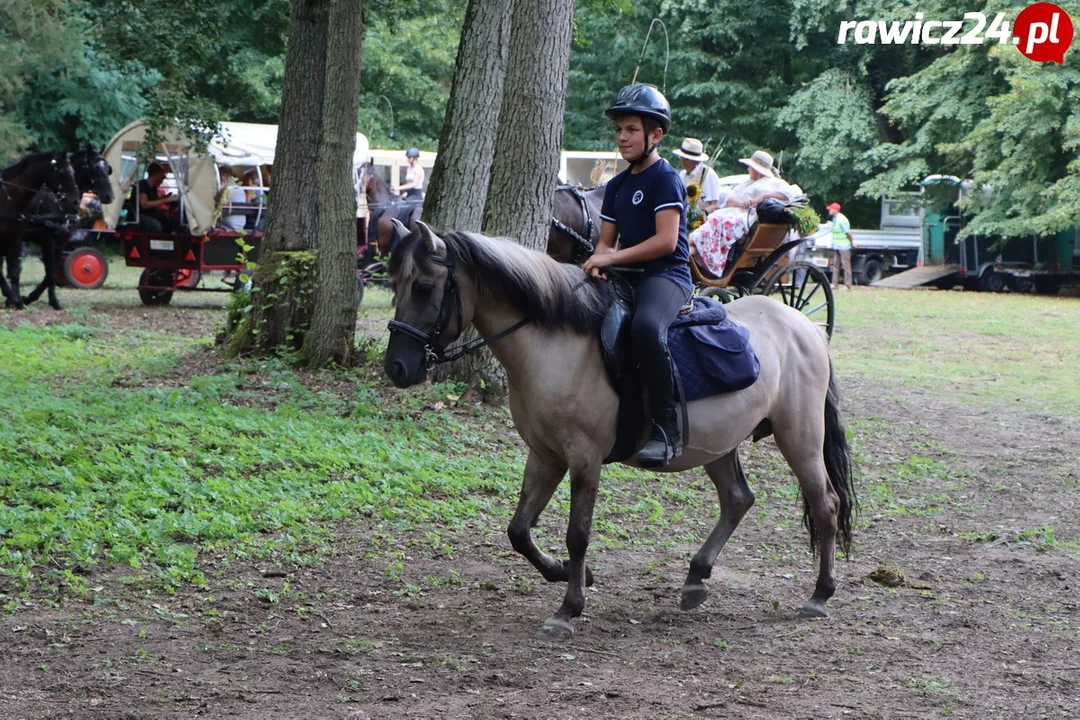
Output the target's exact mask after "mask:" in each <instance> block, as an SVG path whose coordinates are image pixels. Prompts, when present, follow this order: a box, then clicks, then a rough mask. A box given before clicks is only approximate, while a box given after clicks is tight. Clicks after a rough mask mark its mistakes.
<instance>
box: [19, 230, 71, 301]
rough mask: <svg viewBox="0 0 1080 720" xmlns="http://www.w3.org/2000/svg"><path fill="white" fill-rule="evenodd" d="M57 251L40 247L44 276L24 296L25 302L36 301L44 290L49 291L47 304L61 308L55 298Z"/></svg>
mask: <svg viewBox="0 0 1080 720" xmlns="http://www.w3.org/2000/svg"><path fill="white" fill-rule="evenodd" d="M56 255H57V253H56V252H54V251H53V250H50V249H49V248H48V247H45V246H43V247H42V248H41V262H42V264H43V265H44V266H45V277H44V278H42V279H41V282H40V283H38V285H37V287H35V288H34V289H33V290H32V291H31V292H30V294H29V295H27V296H26V298H25V299H26V304H27V305H30V304H31V303H34V302H37V299H38V298H39V297H41V294H42V293H44V292H45V291H46V290H48V291H49V305H50V306H52V308H53V309H54V310H63V308H62V307H60V301H59V300H58V299H57V298H56V267H57V263H58V258H57V257H56Z"/></svg>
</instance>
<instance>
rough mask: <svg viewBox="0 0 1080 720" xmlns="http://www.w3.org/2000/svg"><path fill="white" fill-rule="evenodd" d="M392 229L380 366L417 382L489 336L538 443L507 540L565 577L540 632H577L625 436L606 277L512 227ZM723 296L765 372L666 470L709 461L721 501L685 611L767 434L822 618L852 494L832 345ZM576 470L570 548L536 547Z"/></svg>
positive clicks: (776, 313)
mask: <svg viewBox="0 0 1080 720" xmlns="http://www.w3.org/2000/svg"><path fill="white" fill-rule="evenodd" d="M398 232H399V233H400V234H401V238H400V240H399V241H398V243H397V247H396V249H395V250H394V253H393V255H392V256H391V258H390V274H391V277H392V279H393V283H394V292H395V297H396V304H397V309H396V312H395V315H394V320H393V321H392V322H391V323H390V342H389V344H388V346H387V349H386V355H385V358H384V369H385V371H386V373H387V375H389V377H390V379H391V380H392V381H393V383H394V384H395V385H397V386H398V387H409V386H411V385H416V384H417V383H421V382H423V381H424V380H425V379H426V377H427V371H428V368H429V367H430V366H431V365H432V364H435V363H437V362H440V361H443V360H445V359H447V356H448V355H453V354H454V353H455V351H456V350H458V348H456V347H449V346H450V343H451V342H453V341H454V340H455V339H456V338H457V337H459V336H460V335H461V333H462V331H463V330H464V329H465V328H466V327H468V326H470V325H471V326H474V327H475V328H476V330H477V332H478V333H479V335H480V337H481V338H483V342H485V343H488V344H490V347H491V350H492V352H493V353H494V354H495V357H496V358H497V359H498V360H499V362H500V363H502V365H503V367H504V368H505V369H506V374H507V380H508V385H509V388H510V398H509V400H510V411H511V414H512V416H513V420H514V425H515V427H516V428H517V431H518V433H519V434H520V435H521V437H522V439H523V440H524V441H525V443H526V444H527V445H528V447H529V454H528V459H527V461H526V464H525V477H524V481H523V483H522V488H521V496H520V499H519V501H518V506H517V511H516V512H515V513H514V517H513V519H512V520H511V521H510V527H509V531H508V532H509V536H510V541H511V543H512V544H513V546H514V549H515V550H517V551H518V552H519V553H521V554H522V555H524V556H525V557H526V558H527V559H528V560H529V561H530V562H531V563H532V564H533V565H534V566H535V567H536V569H537V570H539V571H540V574H541V575H542V576H543V577H544V578H545V579H546V580H548V581H552V582H566V583H567V590H566V595H565V597H564V599H563V603H562V606H561V607H560V608H559V609H558V611H557V612H556V613H555V615H554V616H552V617H551V618H550V619H548V620H547V621H546V622H545V623H544V625H543V632H545V633H547V634H548V635H551V636H554V637H558V638H567V637H570V636H571V635H572V634H573V632H574V625H573V620H574V618H576V617H577V616H579V615H580V614H581V612H582V610H583V609H584V607H585V586H586V585H587V584H589V583H590V582H591V572H590V571H589V569H588V568H587V567H586V565H585V553H586V550H587V548H588V545H589V533H590V530H591V527H592V517H593V508H594V505H595V503H596V498H597V493H598V489H599V484H600V470H601V466H602V463H603V461H604V459H605V458H606V457H607V455H608V452H609V451H610V450H611V448H612V446H613V444H614V442H615V436H616V422H617V416H618V405H619V399H618V396H617V395H616V392H615V390H614V389H613V388H612V386H611V384H610V382H609V380H608V376H607V373H606V371H605V367H604V360H603V358H602V356H601V349H600V343H599V342H597V336H598V334H599V328H600V325H601V323H602V321H603V318H604V317H605V314H606V312H607V309H608V307H609V305H610V304H611V302H612V290H611V288H610V285H609V284H608V283H607V282H606V281H604V280H600V279H594V278H588V279H587V278H586V277H585V274H584V273H583V272H582V270H581V268H578V267H576V266H574V265H569V264H560V263H558V262H556V261H555V260H553V259H552V258H550V257H548V256H547V255H545V254H543V253H539V252H535V251H533V250H529V249H526V248H524V247H522V246H521V245H518V244H517V243H515V242H513V241H511V240H506V239H492V238H487V237H484V236H482V235H477V234H469V233H448V234H446V235H444V236H442V237H438V236H436V235H435V234H434V232H432V230H431V229H430V228H429V227H428V226H427V225H425V224H424V223H420V230H419V231H417V232H413V233H411V234H408V235H406V234H405V229H404V228H403V227H399V228H398ZM726 307H727V308H728V313H729V314H730V316H731V319H732V320H734V321H735V322H736V323H738V324H740V325H743V326H745V327H746V328H747V329H749V331H750V336H751V337H752V338H753V345H754V350H755V352H756V353H757V356H758V359H759V361H760V364H761V374H760V376H759V378H758V380H757V382H755V383H754V384H753V385H751V386H750V387H748V388H746V389H744V390H740V391H738V392H731V393H725V394H721V395H715V396H712V397H708V398H704V399H701V400H695V401H693V402H690V403H688V406H687V408H688V414H689V427H690V428H692V433H691V435H690V437H689V438H688V440H687V442H686V446H685V450H684V452H683V454H682V455H681V456H680V457H678V458H677V459H675V460H674V461H672V463H671V464H670V465H668V466H667V467H666V468H664V469H663V471H662V472H683V471H685V470H689V469H692V468H696V467H704V468H705V472H706V474H708V476H709V478H710V479H711V480H712V482H713V484H714V485H715V487H716V491H717V494H718V496H719V499H720V508H721V509H720V519H719V521H718V522H717V524H716V526H715V528H714V529H713V531H712V533H710V535H709V537H708V539H707V540H706V541H705V544H704V545H702V547H701V549H700V550H699V551H698V552H697V554H695V555H694V557H693V559H691V561H690V568H689V572H688V573H687V576H686V581H685V583H684V584H683V588H682V599H681V603H680V604H681V607H682V608H683V609H684V610H689V609H692V608H695V607H697V606H698V605H700V604H701V603H703V602H705V600H706V598H707V597H708V589H707V588H706V586H705V579H706V578H708V577H709V576H710V575H711V573H712V567H713V564H714V562H715V561H716V558H717V556H718V555H719V553H720V551H721V549H722V548H723V547H724V544H725V543H726V542H727V540H728V538H729V537H731V534H732V533H733V532H734V531H735V528H736V527H737V526H738V524H739V521H740V520H741V519H742V517H743V516H744V515H745V514H746V512H747V511H748V510H749V509H750V507H751V506H752V505H753V503H754V493H753V491H751V489H750V487H749V485H748V484H747V480H746V475H745V474H744V473H743V469H742V466H741V464H740V462H739V455H738V448H739V446H740V445H741V444H742V443H743V442H744V441H745V440H747V439H749V438H750V437H751V436H762V435H765V434H768V432H770V431H771V433H772V435H773V436H774V437H775V439H776V445H777V447H778V448H779V449H780V452H781V453H782V454H783V456H784V458H785V459H786V460H787V462H788V464H789V465H790V466H791V469H792V471H793V472H794V473H795V477H796V478H797V479H798V483H799V488H800V489H801V491H802V496H803V501H804V517H803V519H804V523H805V525H806V527H807V529H808V530H809V533H810V545H811V548H813V549H814V550H819V551H820V565H819V569H818V577H817V584H816V586H815V588H814V592H813V594H812V595H811V597H810V600H809V601H808V602H807V603H806V604H805V605H803V607H802V615H803V616H805V617H823V616H825V615H827V610H826V603H827V601H828V600H829V598H830V597H831V596H832V595H833V592H834V591H835V589H836V580H835V577H834V575H833V566H834V562H835V559H834V558H835V553H836V546H837V541H838V540H839V543H840V546H841V548H842V549H843V550H844V551H845V553H846V552H848V550H849V548H850V544H851V521H852V515H853V513H854V508H855V506H856V499H855V488H854V485H853V483H852V476H851V451H850V449H849V447H848V443H847V438H846V437H845V432H844V425H843V422H842V420H841V417H840V410H839V407H838V402H839V398H838V392H837V386H836V379H835V376H834V374H833V369H832V362H831V361H830V359H829V346H828V343H827V341H826V339H825V336H824V334H823V333H822V332H821V331H820V330H819V329H818V328H817V327H815V325H814V324H813V323H812V322H811V321H810V320H808V319H807V318H806V316H805V315H803V314H802V313H800V312H799V311H798V310H794V309H792V308H790V307H788V306H786V305H784V304H782V303H779V302H777V301H775V300H773V299H771V298H768V297H764V296H760V295H758V296H752V297H746V298H742V299H739V300H736V301H734V302H732V303H730V304H728V305H727V306H726ZM627 464H633V463H632V462H628V463H627ZM567 471H569V473H570V520H569V524H568V527H567V532H566V547H567V550H568V551H569V561H560V560H558V559H556V558H553V557H551V556H550V555H548V554H547V553H545V552H544V551H543V550H541V549H540V548H539V547H538V546H537V545H536V543H535V542H534V540H533V538H532V534H531V528H532V527H533V525H534V524H535V521H536V519H537V518H538V517H539V516H540V513H541V512H542V511H543V510H544V508H545V507H546V506H547V504H548V502H549V501H550V500H551V497H552V495H553V494H554V493H555V490H556V488H558V486H559V484H560V483H561V482H562V480H563V477H564V476H565V475H566V474H567Z"/></svg>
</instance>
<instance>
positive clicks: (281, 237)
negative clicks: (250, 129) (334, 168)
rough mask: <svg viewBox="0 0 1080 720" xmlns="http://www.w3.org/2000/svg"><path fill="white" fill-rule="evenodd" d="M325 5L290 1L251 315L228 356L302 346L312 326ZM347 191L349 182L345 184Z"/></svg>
mask: <svg viewBox="0 0 1080 720" xmlns="http://www.w3.org/2000/svg"><path fill="white" fill-rule="evenodd" d="M329 9H330V2H329V0H292V6H291V11H290V16H289V51H288V53H287V54H286V56H285V77H284V86H283V88H282V93H281V114H280V117H279V119H278V136H277V147H276V148H275V150H274V185H273V188H272V190H271V194H272V196H271V201H270V204H269V208H268V212H267V217H266V233H265V234H264V235H263V238H262V247H261V249H260V252H259V264H258V267H257V268H256V269H255V273H254V277H253V278H252V285H253V287H252V297H251V311H250V312H249V313H248V314H247V316H246V317H245V318H243V319H240V320H239V321H238V323H237V325H236V326H235V327H233V328H231V333H232V337H231V339H230V340H229V346H228V348H227V350H226V354H227V355H230V356H234V355H238V354H240V353H247V352H256V353H264V352H271V351H273V350H275V349H277V348H280V347H281V346H283V345H289V346H291V347H293V348H299V347H300V346H301V344H302V342H303V335H304V332H305V331H306V329H307V327H308V324H309V323H310V321H311V309H312V305H313V303H312V300H313V298H312V293H313V289H314V281H315V262H314V257H313V254H312V252H311V251H312V250H313V249H314V248H315V247H316V245H317V219H316V211H317V207H318V202H317V200H318V184H317V176H316V157H317V156H318V153H319V137H320V134H321V131H322V113H323V96H324V90H325V83H326V49H327V42H326V40H327V35H328V31H329V15H330V13H329ZM349 185H350V186H351V182H350V183H349Z"/></svg>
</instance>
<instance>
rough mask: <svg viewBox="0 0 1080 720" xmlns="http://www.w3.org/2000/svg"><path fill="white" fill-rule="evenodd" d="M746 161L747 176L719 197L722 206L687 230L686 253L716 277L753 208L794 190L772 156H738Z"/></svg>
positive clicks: (788, 199) (750, 222)
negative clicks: (693, 228)
mask: <svg viewBox="0 0 1080 720" xmlns="http://www.w3.org/2000/svg"><path fill="white" fill-rule="evenodd" d="M739 162H741V163H742V164H744V165H746V167H747V171H748V172H749V173H750V179H749V180H748V181H746V182H744V183H742V184H741V185H737V186H736V187H735V188H734V189H733V190H732V192H731V195H729V196H728V198H727V200H726V201H722V203H721V205H722V207H721V208H720V209H719V210H714V211H713V212H711V213H709V216H708V217H707V218H706V219H705V222H704V223H703V224H702V225H701V227H699V228H698V229H696V230H694V231H693V232H692V233H690V237H689V242H690V253H691V254H692V255H694V259H695V261H697V262H698V263H700V264H701V265H703V266H704V268H705V269H706V270H708V271H709V272H710V273H712V274H713V275H715V276H716V277H723V276H724V270H725V269H726V268H727V261H728V254H729V252H730V251H731V247H732V246H733V245H734V244H735V243H736V241H738V240H739V238H741V237H743V236H745V235H746V233H747V231H748V230H749V229H750V226H751V225H753V224H754V220H755V219H756V216H755V213H754V208H755V207H757V205H758V203H760V202H761V201H762V200H766V199H768V198H776V199H777V200H782V201H784V202H791V200H792V199H794V197H795V194H796V191H795V190H794V189H793V188H792V187H791V185H789V184H787V183H786V182H784V181H783V180H781V179H780V176H779V173H778V172H777V171H776V168H774V167H773V160H772V156H771V155H769V153H767V152H765V151H764V150H758V151H756V152H755V153H754V154H753V155H751V156H750V157H748V158H743V159H741V160H739Z"/></svg>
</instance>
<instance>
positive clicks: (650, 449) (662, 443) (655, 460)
mask: <svg viewBox="0 0 1080 720" xmlns="http://www.w3.org/2000/svg"><path fill="white" fill-rule="evenodd" d="M681 454H682V447H681V445H680V443H679V425H678V423H677V422H676V420H675V410H674V409H672V410H671V411H670V412H667V413H663V414H662V415H661V416H660V417H659V418H658V419H656V420H654V421H653V426H652V430H651V431H650V432H649V439H648V440H647V441H646V442H645V444H644V445H643V446H642V447H641V450H639V451H638V455H637V459H638V463H639V464H640V465H641V467H644V468H660V467H664V466H665V465H667V464H668V463H669V462H671V461H672V460H673V459H674V458H677V457H679V455H681Z"/></svg>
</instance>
